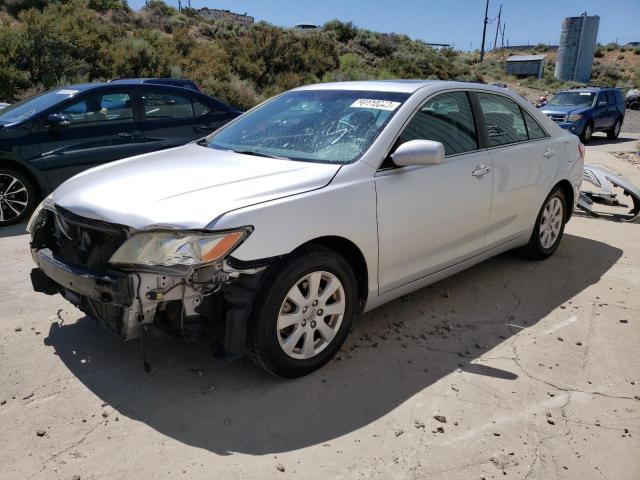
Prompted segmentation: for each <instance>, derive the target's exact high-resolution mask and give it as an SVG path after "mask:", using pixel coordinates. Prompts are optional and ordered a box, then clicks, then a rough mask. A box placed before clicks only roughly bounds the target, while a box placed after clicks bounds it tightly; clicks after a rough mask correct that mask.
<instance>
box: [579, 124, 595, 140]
mask: <svg viewBox="0 0 640 480" xmlns="http://www.w3.org/2000/svg"><path fill="white" fill-rule="evenodd" d="M592 136H593V122H588V123H587V124H586V125H585V126H584V130H582V133H581V134H580V135H578V137H580V141H581V142H582V143H583V144H584V145H586V144H587V143H589V140H591V137H592Z"/></svg>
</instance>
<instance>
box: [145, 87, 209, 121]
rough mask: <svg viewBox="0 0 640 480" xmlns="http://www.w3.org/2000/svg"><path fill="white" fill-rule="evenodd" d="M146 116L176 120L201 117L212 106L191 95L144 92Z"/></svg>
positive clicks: (147, 117) (151, 118) (150, 118)
mask: <svg viewBox="0 0 640 480" xmlns="http://www.w3.org/2000/svg"><path fill="white" fill-rule="evenodd" d="M142 103H143V105H144V116H145V118H146V119H147V120H161V119H164V120H176V119H186V118H194V117H201V116H203V115H206V114H207V113H209V112H210V110H211V109H210V108H209V107H208V106H207V105H205V104H204V103H202V102H199V101H198V100H196V99H194V98H193V97H191V96H190V95H186V94H185V95H181V94H174V93H162V92H145V93H143V94H142Z"/></svg>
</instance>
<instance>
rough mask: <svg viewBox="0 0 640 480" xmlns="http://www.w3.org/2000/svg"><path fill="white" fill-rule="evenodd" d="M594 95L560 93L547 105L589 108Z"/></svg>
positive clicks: (587, 93)
mask: <svg viewBox="0 0 640 480" xmlns="http://www.w3.org/2000/svg"><path fill="white" fill-rule="evenodd" d="M595 97H596V94H595V93H593V92H560V93H558V94H557V95H556V96H554V97H553V98H552V99H551V100H549V103H548V104H547V105H566V106H572V107H590V106H591V105H592V104H593V99H594V98H595Z"/></svg>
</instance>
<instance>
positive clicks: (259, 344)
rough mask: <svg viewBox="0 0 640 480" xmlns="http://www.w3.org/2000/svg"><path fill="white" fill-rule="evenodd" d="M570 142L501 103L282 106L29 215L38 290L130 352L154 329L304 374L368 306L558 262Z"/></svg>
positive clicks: (307, 90)
mask: <svg viewBox="0 0 640 480" xmlns="http://www.w3.org/2000/svg"><path fill="white" fill-rule="evenodd" d="M583 153H584V150H583V147H582V145H581V144H580V143H579V141H578V139H577V137H575V136H573V135H571V134H569V133H568V132H565V131H563V130H561V129H560V128H558V127H557V126H556V125H555V124H554V123H553V122H552V121H551V120H549V119H548V118H547V117H546V116H545V115H543V114H541V113H540V112H538V111H537V110H536V109H534V108H533V107H532V106H531V105H529V104H528V103H526V102H525V101H523V100H522V99H521V98H520V97H517V96H515V95H513V94H512V93H510V92H509V91H508V90H505V89H502V88H496V87H490V86H486V85H480V84H471V83H456V82H440V81H376V82H354V83H335V84H321V85H312V86H307V87H302V88H298V89H295V90H292V91H289V92H285V93H283V94H281V95H279V96H277V97H275V98H273V99H271V100H269V101H267V102H265V103H263V104H262V105H259V106H258V107H256V108H254V109H253V110H251V111H249V112H248V113H246V114H244V115H242V116H241V117H239V118H237V119H236V120H234V121H232V122H231V123H229V124H228V125H226V126H225V127H223V128H221V129H220V130H218V131H217V132H215V133H213V134H212V135H210V136H208V137H206V138H204V139H202V140H200V141H198V142H194V143H190V144H188V145H185V146H182V147H178V148H173V149H171V150H166V151H163V152H157V153H152V154H147V155H141V156H138V157H134V158H129V159H126V160H121V161H118V162H115V163H111V164H108V165H103V166H100V167H97V168H94V169H92V170H88V171H86V172H84V173H81V174H79V175H77V176H76V177H74V178H72V179H70V180H68V181H67V182H66V183H64V184H63V185H62V186H61V187H59V188H58V189H57V190H56V191H55V192H54V193H53V194H52V195H51V196H50V197H49V198H47V199H46V200H45V201H44V202H43V203H42V205H41V206H40V207H39V208H38V209H37V211H36V212H35V213H34V215H33V217H32V219H31V221H30V223H29V231H30V232H31V247H32V251H33V258H34V260H35V262H36V264H37V267H38V268H36V269H34V270H33V272H32V283H33V286H34V289H35V290H36V291H40V292H44V293H47V294H55V293H61V294H62V295H63V296H64V297H65V298H67V299H68V300H69V301H71V302H72V303H73V304H75V305H76V306H78V307H79V308H80V309H81V310H82V311H83V312H85V313H86V314H87V315H89V316H91V317H93V318H96V319H98V320H100V321H101V322H103V323H104V324H105V325H106V326H107V327H109V328H110V329H111V330H113V331H114V332H116V333H117V334H118V335H120V336H121V337H122V338H124V339H127V340H128V339H133V338H136V337H139V336H140V335H141V334H142V333H143V332H144V330H145V329H146V328H147V327H148V326H149V325H151V324H153V325H154V326H156V327H159V328H161V329H163V330H164V331H166V332H169V333H171V334H173V335H175V336H178V337H181V338H185V339H193V338H199V337H202V336H204V334H205V333H208V335H207V337H208V338H212V337H215V338H216V339H217V340H216V341H215V344H216V346H217V350H218V351H219V352H220V353H224V354H227V355H239V354H242V353H244V352H245V351H246V352H248V353H249V354H250V355H251V356H252V357H253V358H254V359H255V361H256V362H257V363H258V364H259V365H260V366H262V367H263V368H264V369H266V370H268V371H270V372H272V373H275V374H278V375H282V376H287V377H293V376H299V375H304V374H306V373H309V372H311V371H313V370H314V369H316V368H318V367H320V366H321V365H323V364H324V363H325V362H327V361H328V360H329V359H330V358H331V357H332V355H334V354H335V353H336V351H337V350H338V349H339V348H340V346H341V345H342V343H343V342H344V340H345V337H346V336H347V334H348V332H349V327H350V325H351V322H352V321H353V319H354V316H355V315H356V314H357V313H358V312H363V311H368V310H371V309H373V308H375V307H377V306H379V305H381V304H383V303H385V302H388V301H390V300H393V299H395V298H397V297H399V296H401V295H404V294H407V293H408V292H411V291H413V290H416V289H419V288H422V287H424V286H425V285H428V284H430V283H432V282H435V281H437V280H439V279H442V278H444V277H447V276H449V275H452V274H454V273H456V272H459V271H460V270H463V269H465V268H467V267H469V266H471V265H473V264H476V263H478V262H481V261H482V260H484V259H487V258H489V257H492V256H494V255H497V254H499V253H501V252H504V251H506V250H509V249H513V248H520V249H521V250H522V251H523V252H524V253H526V254H527V255H529V256H530V257H532V258H535V259H544V258H546V257H548V256H550V255H551V254H553V252H554V251H555V250H556V248H558V244H559V243H560V239H561V237H562V233H563V229H564V225H565V222H567V220H569V218H570V216H571V212H572V210H573V206H574V203H575V201H576V199H577V197H578V195H577V189H578V186H579V184H580V181H581V177H582V166H583Z"/></svg>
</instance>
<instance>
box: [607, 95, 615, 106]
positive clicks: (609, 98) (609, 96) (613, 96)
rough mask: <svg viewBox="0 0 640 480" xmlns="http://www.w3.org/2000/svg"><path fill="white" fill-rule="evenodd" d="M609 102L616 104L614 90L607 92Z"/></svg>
mask: <svg viewBox="0 0 640 480" xmlns="http://www.w3.org/2000/svg"><path fill="white" fill-rule="evenodd" d="M607 103H608V104H609V105H615V104H616V96H615V95H614V94H613V92H607Z"/></svg>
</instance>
